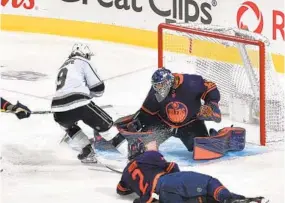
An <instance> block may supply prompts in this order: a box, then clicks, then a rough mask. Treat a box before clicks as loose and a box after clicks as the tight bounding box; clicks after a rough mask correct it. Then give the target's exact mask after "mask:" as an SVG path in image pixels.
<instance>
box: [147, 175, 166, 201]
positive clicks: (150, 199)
mask: <svg viewBox="0 0 285 203" xmlns="http://www.w3.org/2000/svg"><path fill="white" fill-rule="evenodd" d="M164 174H166V172H161V173H159V174H157V175H156V176H155V177H154V180H153V183H152V189H151V193H150V198H149V199H148V200H147V202H146V203H151V202H152V200H153V197H152V194H153V193H154V192H155V188H156V185H157V181H158V179H159V178H160V176H162V175H164Z"/></svg>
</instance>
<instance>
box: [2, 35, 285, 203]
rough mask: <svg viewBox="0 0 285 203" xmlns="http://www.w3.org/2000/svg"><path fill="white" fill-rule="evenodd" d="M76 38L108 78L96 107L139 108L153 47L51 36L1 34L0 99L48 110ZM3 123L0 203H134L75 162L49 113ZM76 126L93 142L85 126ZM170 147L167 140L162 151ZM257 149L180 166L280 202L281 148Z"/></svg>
mask: <svg viewBox="0 0 285 203" xmlns="http://www.w3.org/2000/svg"><path fill="white" fill-rule="evenodd" d="M77 41H81V42H87V43H88V44H89V45H90V47H91V49H92V50H93V52H94V53H95V57H94V58H93V61H94V62H95V64H96V65H97V69H98V72H99V74H100V75H101V76H102V78H103V79H104V80H105V81H106V92H105V94H104V96H103V97H102V98H99V99H97V100H95V102H96V103H97V104H98V105H105V104H112V105H114V106H115V107H116V108H117V109H119V110H118V111H117V110H116V111H115V110H114V109H106V110H107V111H108V112H109V113H110V114H111V115H112V116H113V118H114V119H116V118H118V117H119V116H121V115H127V114H129V113H133V112H134V111H135V110H137V109H138V108H139V107H140V105H141V104H142V101H143V99H144V97H145V95H146V93H147V91H148V90H149V88H150V76H151V74H152V72H153V71H154V70H155V69H156V64H157V61H156V60H157V57H156V51H155V50H151V49H143V48H138V47H132V46H125V45H119V44H114V43H107V42H100V41H86V40H78V39H72V38H63V37H55V36H48V35H36V34H25V33H17V34H16V33H6V32H2V33H1V34H0V42H1V48H0V72H1V80H0V91H1V93H0V95H1V96H3V97H4V98H6V99H8V100H10V101H11V102H13V103H15V102H16V101H17V100H19V101H21V102H22V103H24V104H25V105H27V106H29V107H30V109H31V110H49V108H50V98H51V97H52V95H53V93H54V89H55V76H56V70H57V69H58V68H59V67H60V66H61V65H62V63H63V62H64V60H65V59H66V57H67V56H68V54H69V52H70V49H71V47H72V45H73V44H74V42H77ZM118 76H119V77H118ZM114 77H115V78H114ZM0 119H1V121H0V123H1V127H0V143H1V144H0V149H1V157H2V158H1V169H3V171H2V172H1V173H0V174H1V179H2V180H1V184H0V187H1V190H0V192H1V200H2V202H4V203H19V202H20V201H21V202H41V203H50V202H55V203H78V202H106V203H109V202H110V203H113V202H132V199H133V198H134V196H131V197H126V198H122V197H119V196H118V195H117V194H116V185H117V183H118V181H119V179H120V175H118V174H116V173H113V172H110V171H109V170H108V169H106V168H104V167H101V166H98V167H93V168H94V170H89V168H91V167H90V166H86V165H82V164H81V163H79V161H78V160H77V159H76V152H73V151H71V150H70V149H68V148H67V147H65V146H60V145H59V141H60V140H61V138H62V136H63V135H64V132H63V130H62V129H61V128H60V127H59V126H58V125H57V124H56V123H55V122H54V120H53V117H52V115H32V116H31V117H30V118H29V119H24V120H18V119H17V118H16V117H15V116H14V115H11V114H6V113H1V115H0ZM80 125H81V124H80ZM81 127H82V128H83V130H84V131H85V132H86V133H88V135H89V136H90V137H92V131H91V129H90V128H89V127H86V126H84V125H81ZM249 128H250V127H249V126H247V130H249V131H250V129H249ZM250 136H252V137H256V135H252V134H251V135H250ZM170 141H172V142H173V143H177V141H176V140H174V141H173V140H170ZM167 147H168V145H167V143H166V145H165V146H164V148H163V150H164V151H165V152H166V151H167ZM176 147H179V150H178V151H180V152H181V151H183V150H185V152H184V153H183V154H182V155H183V156H184V157H183V158H184V159H185V154H187V151H186V149H183V145H179V144H178V145H177V146H176ZM169 150H175V149H174V148H173V149H169ZM262 150H263V151H264V153H258V154H257V155H250V156H240V157H238V158H236V159H224V160H222V161H217V162H209V163H206V164H189V165H187V164H183V167H182V169H183V170H193V171H198V172H202V173H207V174H210V175H212V176H215V177H217V178H219V179H220V180H221V181H222V182H223V183H224V184H225V185H226V186H227V187H228V188H229V189H230V190H231V191H233V192H236V193H241V194H243V195H247V196H256V195H258V196H265V197H267V198H268V199H270V202H272V203H283V202H285V201H284V145H283V143H272V144H271V145H269V146H268V147H266V148H263V149H262ZM178 154H179V153H178ZM168 157H169V158H170V159H173V158H174V157H173V156H168ZM171 161H176V160H171ZM179 161H181V160H178V162H179Z"/></svg>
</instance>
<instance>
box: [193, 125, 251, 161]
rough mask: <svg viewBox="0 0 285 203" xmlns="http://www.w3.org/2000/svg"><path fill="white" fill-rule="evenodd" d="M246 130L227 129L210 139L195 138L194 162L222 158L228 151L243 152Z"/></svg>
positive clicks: (238, 128) (237, 128)
mask: <svg viewBox="0 0 285 203" xmlns="http://www.w3.org/2000/svg"><path fill="white" fill-rule="evenodd" d="M245 135H246V130H245V129H244V128H240V127H226V128H223V129H221V130H219V131H218V134H217V135H215V136H210V137H196V138H194V151H193V159H194V160H207V159H216V158H220V157H222V156H223V155H224V154H225V153H226V152H228V151H241V150H243V149H244V147H245Z"/></svg>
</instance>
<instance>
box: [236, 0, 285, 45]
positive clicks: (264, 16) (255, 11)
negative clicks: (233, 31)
mask: <svg viewBox="0 0 285 203" xmlns="http://www.w3.org/2000/svg"><path fill="white" fill-rule="evenodd" d="M258 3H259V4H258ZM272 3H274V2H272ZM278 9H279V8H278ZM278 9H277V8H276V9H270V8H268V6H267V5H265V6H264V5H262V4H261V2H260V1H256V2H253V1H245V2H243V3H242V4H241V6H240V7H239V8H238V10H237V16H236V22H237V26H238V27H239V28H248V29H249V30H251V31H253V32H256V33H260V34H264V32H265V30H266V32H267V33H268V31H271V35H272V39H273V40H278V39H283V40H285V26H284V25H285V24H284V12H283V11H282V10H278ZM268 34H269V33H268ZM268 34H267V35H268Z"/></svg>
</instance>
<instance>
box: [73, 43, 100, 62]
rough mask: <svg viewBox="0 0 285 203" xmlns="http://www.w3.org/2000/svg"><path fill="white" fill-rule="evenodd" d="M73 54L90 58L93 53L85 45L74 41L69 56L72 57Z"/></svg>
mask: <svg viewBox="0 0 285 203" xmlns="http://www.w3.org/2000/svg"><path fill="white" fill-rule="evenodd" d="M74 56H81V57H83V58H86V59H88V60H90V59H91V56H94V54H93V52H92V51H91V50H90V49H89V47H88V46H87V45H85V44H81V43H76V44H74V45H73V47H72V51H71V54H70V56H69V58H71V57H74Z"/></svg>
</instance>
